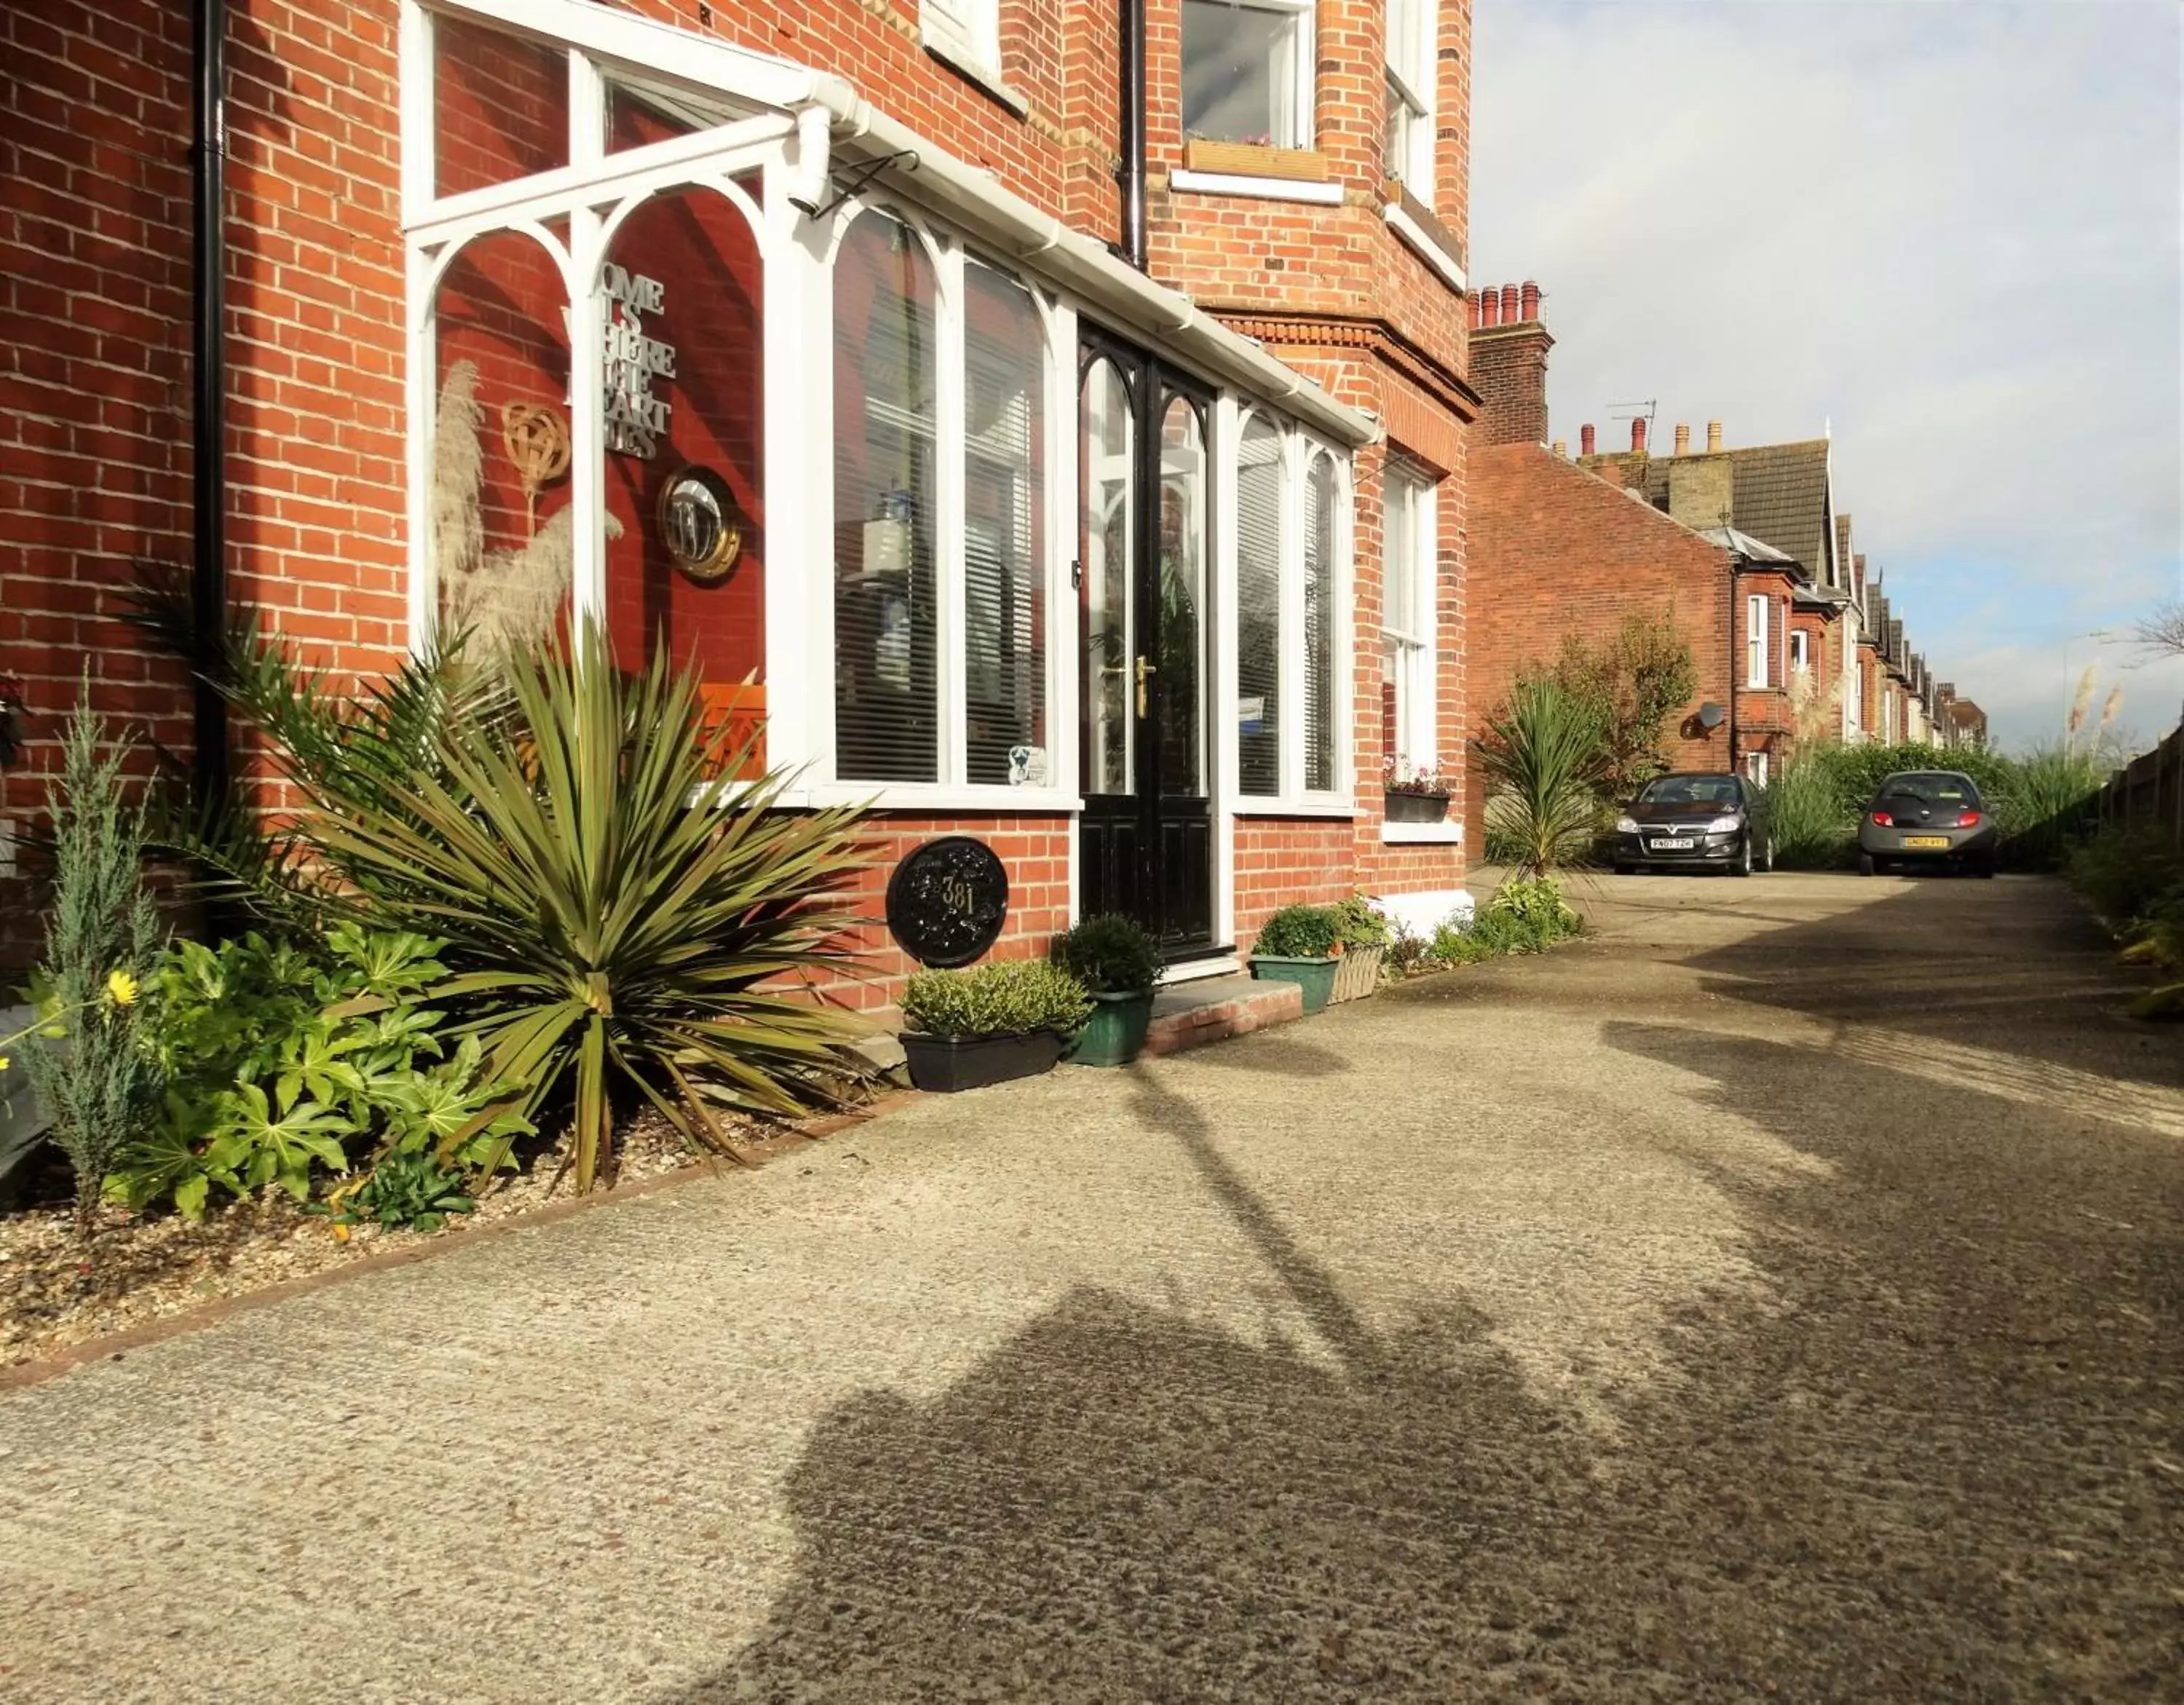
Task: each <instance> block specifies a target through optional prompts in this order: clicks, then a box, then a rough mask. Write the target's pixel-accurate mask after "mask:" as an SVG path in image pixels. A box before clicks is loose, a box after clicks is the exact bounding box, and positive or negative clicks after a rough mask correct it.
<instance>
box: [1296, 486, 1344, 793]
mask: <svg viewBox="0 0 2184 1705" xmlns="http://www.w3.org/2000/svg"><path fill="white" fill-rule="evenodd" d="M1334 508H1335V502H1334V459H1333V458H1332V457H1330V456H1328V455H1326V454H1319V455H1317V456H1314V457H1313V458H1312V471H1311V473H1310V474H1309V475H1307V476H1306V479H1305V485H1304V784H1305V787H1306V788H1307V790H1308V791H1311V792H1313V793H1324V792H1326V791H1328V790H1329V788H1333V787H1334V775H1335V761H1334V730H1335V721H1336V718H1335V702H1334V695H1335V692H1336V690H1337V683H1336V680H1335V673H1334V632H1335V624H1336V621H1337V620H1338V618H1339V616H1340V611H1338V610H1336V609H1335V607H1334Z"/></svg>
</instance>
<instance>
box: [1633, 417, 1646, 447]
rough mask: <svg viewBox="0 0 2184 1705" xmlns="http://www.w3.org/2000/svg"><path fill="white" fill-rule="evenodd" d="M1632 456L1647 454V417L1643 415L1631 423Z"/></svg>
mask: <svg viewBox="0 0 2184 1705" xmlns="http://www.w3.org/2000/svg"><path fill="white" fill-rule="evenodd" d="M1630 454H1632V455H1634V456H1642V455H1644V454H1646V417H1645V416H1644V415H1639V416H1638V417H1637V418H1636V419H1635V420H1634V421H1631V423H1630Z"/></svg>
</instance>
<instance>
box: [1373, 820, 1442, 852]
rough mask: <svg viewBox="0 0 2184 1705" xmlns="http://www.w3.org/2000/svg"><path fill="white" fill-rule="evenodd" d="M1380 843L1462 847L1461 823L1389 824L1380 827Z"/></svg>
mask: <svg viewBox="0 0 2184 1705" xmlns="http://www.w3.org/2000/svg"><path fill="white" fill-rule="evenodd" d="M1380 841H1381V844H1383V845H1385V846H1391V847H1400V846H1451V847H1452V846H1462V845H1463V824H1462V823H1391V822H1385V821H1384V822H1382V823H1381V825H1380Z"/></svg>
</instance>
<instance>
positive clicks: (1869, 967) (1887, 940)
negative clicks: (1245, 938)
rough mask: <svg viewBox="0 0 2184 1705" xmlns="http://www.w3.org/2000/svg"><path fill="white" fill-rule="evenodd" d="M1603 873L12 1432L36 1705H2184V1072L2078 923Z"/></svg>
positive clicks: (2008, 890)
mask: <svg viewBox="0 0 2184 1705" xmlns="http://www.w3.org/2000/svg"><path fill="white" fill-rule="evenodd" d="M1581 898H1583V899H1584V900H1585V903H1586V904H1587V905H1588V907H1589V908H1590V909H1591V911H1592V912H1593V915H1594V917H1595V919H1596V922H1597V923H1598V925H1599V930H1598V933H1597V935H1596V938H1595V939H1593V940H1591V941H1589V942H1586V943H1584V944H1579V945H1576V946H1574V947H1571V948H1569V949H1568V950H1561V951H1558V952H1557V953H1556V954H1554V955H1552V956H1549V957H1547V958H1545V959H1540V960H1530V961H1505V962H1503V963H1501V964H1498V965H1496V966H1492V967H1480V968H1478V969H1474V970H1472V971H1468V972H1458V973H1455V974H1451V975H1449V976H1445V977H1441V978H1433V979H1429V980H1427V981H1424V982H1421V983H1414V984H1412V985H1410V986H1408V987H1407V988H1405V989H1401V990H1398V991H1396V992H1393V993H1391V994H1388V995H1383V996H1381V997H1380V998H1379V999H1377V1000H1373V1001H1370V1002H1367V1003H1364V1004H1362V1005H1361V1006H1351V1007H1347V1008H1342V1009H1338V1010H1336V1011H1333V1012H1331V1013H1329V1015H1327V1016H1326V1017H1322V1018H1319V1019H1315V1020H1313V1021H1312V1022H1308V1023H1307V1024H1303V1025H1297V1026H1292V1027H1290V1028H1286V1029H1284V1030H1280V1031H1276V1032H1272V1033H1267V1034H1261V1035H1256V1036H1252V1037H1249V1038H1246V1039H1242V1040H1240V1041H1237V1042H1234V1043H1231V1044H1228V1045H1223V1046H1221V1047H1218V1048H1215V1049H1212V1050H1206V1051H1204V1052H1201V1053H1198V1054H1194V1055H1189V1056H1183V1057H1180V1058H1178V1059H1173V1060H1168V1061H1160V1062H1157V1063H1155V1064H1152V1065H1151V1066H1148V1067H1143V1068H1139V1069H1134V1070H1133V1071H1131V1072H1128V1073H1093V1072H1086V1071H1065V1072H1062V1073H1057V1074H1056V1075H1055V1076H1053V1077H1051V1078H1047V1079H1044V1080H1041V1081H1039V1082H1036V1083H1034V1084H1028V1085H1020V1086H1011V1087H1008V1088H1005V1089H997V1090H990V1091H983V1092H980V1093H978V1094H976V1095H967V1096H961V1097H956V1098H952V1099H931V1100H923V1101H921V1102H918V1103H916V1104H914V1105H912V1106H909V1107H907V1108H905V1110H904V1111H902V1112H900V1113H898V1114H896V1115H894V1116H892V1117H889V1118H887V1119H885V1120H883V1121H881V1122H879V1123H876V1124H874V1125H871V1126H868V1127H866V1128H863V1129H861V1130H860V1131H857V1132H855V1133H854V1134H850V1136H847V1137H843V1138H838V1139H833V1140H830V1141H829V1142H827V1143H826V1144H824V1145H816V1146H815V1147H813V1148H811V1149H810V1150H808V1151H805V1152H804V1153H803V1154H802V1155H801V1156H792V1157H791V1158H789V1159H788V1160H785V1161H783V1162H777V1163H776V1164H774V1165H772V1166H771V1167H767V1168H766V1169H765V1170H764V1171H762V1172H760V1173H757V1174H755V1175H750V1176H738V1177H730V1178H723V1179H721V1180H720V1181H719V1182H717V1183H713V1182H706V1183H700V1184H693V1185H689V1186H688V1187H684V1188H681V1189H677V1190H669V1191H665V1192H662V1193H660V1194H659V1195H654V1196H651V1197H647V1198H643V1199H640V1200H636V1201H629V1202H627V1203H624V1204H621V1205H617V1206H610V1207H608V1208H606V1209H604V1210H602V1211H599V1212H592V1213H586V1214H582V1215H578V1216H577V1217H573V1218H571V1219H568V1220H565V1221H563V1222H561V1223H556V1224H551V1225H547V1226H543V1227H541V1228H538V1229H535V1230H532V1231H529V1232H526V1233H523V1234H518V1235H515V1236H511V1237H509V1238H506V1239H504V1240H499V1241H497V1242H493V1243H487V1244H482V1245H476V1246H473V1247H471V1248H467V1249H464V1250H461V1251H455V1252H452V1253H450V1254H448V1255H447V1256H443V1257H440V1258H437V1259H434V1260H432V1261H428V1262H423V1263H421V1264H419V1265H417V1266H415V1267H410V1268H403V1269H400V1270H397V1271H391V1272H383V1273H372V1274H369V1275H366V1276H364V1277H362V1278H359V1279H355V1280H354V1281H353V1282H350V1283H346V1284H339V1285H336V1286H333V1287H331V1288H328V1289H326V1290H321V1291H319V1292H316V1293H314V1294H311V1295H305V1296H301V1297H297V1298H292V1299H290V1300H288V1301H284V1302H281V1303H279V1304H277V1305H275V1306H273V1307H269V1308H266V1309H264V1310H261V1311H258V1312H250V1313H245V1314H241V1315H237V1316H235V1317H233V1318H229V1319H227V1320H226V1321H224V1322H222V1323H220V1324H219V1325H217V1326H214V1327H213V1328H211V1329H207V1330H203V1331H201V1332H198V1333H194V1334H189V1335H187V1336H183V1337H180V1338H175V1339H173V1340H168V1341H166V1342H164V1343H162V1344H159V1345H157V1346H153V1347H150V1348H148V1349H143V1350H137V1351H131V1352H130V1353H129V1354H128V1355H127V1356H126V1357H125V1358H124V1359H122V1360H120V1361H119V1362H114V1361H108V1362H99V1363H97V1364H95V1365H92V1366H91V1367H88V1368H84V1369H81V1370H80V1371H78V1372H75V1373H70V1374H69V1375H67V1376H65V1377H64V1378H61V1379H54V1380H52V1381H49V1382H47V1383H45V1384H43V1385H36V1386H33V1387H31V1388H29V1389H26V1390H19V1391H14V1392H8V1393H0V1605H4V1606H5V1610H4V1613H0V1666H4V1669H0V1697H4V1698H6V1699H8V1700H9V1701H10V1702H21V1705H44V1702H70V1705H74V1702H97V1705H109V1702H123V1701H135V1700H143V1701H153V1700H156V1701H159V1702H162V1705H170V1702H177V1701H200V1700H221V1701H237V1702H242V1701H249V1702H260V1701H276V1702H285V1701H305V1700H319V1699H325V1698H339V1699H343V1700H346V1701H373V1702H379V1701H384V1702H388V1705H426V1702H442V1701H448V1702H454V1701H477V1702H488V1701H489V1702H501V1701H510V1702H514V1701H525V1702H560V1701H570V1702H577V1701H582V1702H587V1705H596V1702H615V1701H625V1700H627V1701H643V1702H657V1705H699V1702H705V1701H715V1700H732V1699H751V1700H769V1701H772V1700H779V1701H791V1700H796V1701H805V1700H809V1701H818V1700H826V1701H871V1702H920V1701H957V1700H990V1701H995V1702H1003V1701H1007V1702H1031V1701H1045V1700H1069V1701H1078V1700H1083V1701H1093V1700H1101V1701H1127V1700H1164V1701H1165V1700H1176V1701H1181V1700H1200V1699H1205V1700H1229V1699H1235V1700H1267V1701H1283V1702H1287V1701H1307V1702H1317V1701H1323V1700H1324V1701H1335V1700H1356V1701H1379V1700H1420V1701H1425V1700H1432V1701H1450V1700H1471V1699H1482V1698H1497V1697H1513V1698H1520V1699H1529V1698H1533V1697H1547V1698H1555V1699H1572V1700H1613V1701H1626V1700H1663V1701H1693V1700H1723V1701H1728V1700H1736V1701H1744V1700H1750V1699H1754V1698H1761V1697H1780V1698H1785V1699H1812V1700H1844V1701H1860V1702H1864V1701H1876V1700H1905V1701H1939V1700H1957V1699H1964V1700H1973V1699H1976V1700H1981V1701H2000V1700H2017V1699H2026V1700H2031V1699H2040V1700H2048V1699H2057V1700H2060V1699H2084V1700H2100V1701H2109V1700H2122V1699H2131V1698H2147V1699H2153V1698H2157V1697H2159V1698H2167V1699H2175V1698H2176V1697H2178V1690H2179V1687H2180V1685H2184V1683H2180V1680H2179V1677H2180V1674H2184V1672H2180V1669H2179V1668H2178V1665H2179V1663H2180V1658H2184V1326H2180V1322H2184V1240H2181V1239H2180V1232H2181V1231H2184V1039H2180V1038H2179V1037H2177V1036H2176V1035H2175V1034H2169V1033H2162V1032H2148V1031H2145V1030H2142V1029H2137V1028H2132V1027H2131V1026H2129V1025H2128V1024H2127V1023H2126V1022H2125V1021H2124V1020H2122V1019H2120V1017H2117V1016H2116V1011H2117V1008H2118V1006H2120V1001H2121V999H2122V998H2124V996H2125V995H2127V993H2128V992H2129V990H2130V989H2131V987H2132V986H2133V985H2132V984H2131V983H2130V982H2129V981H2128V978H2129V973H2126V972H2117V971H2116V970H2114V969H2113V968H2112V967H2111V965H2110V963H2109V959H2108V956H2106V955H2105V954H2104V952H2103V950H2102V949H2101V945H2100V944H2099V942H2098V939H2096V937H2095V936H2094V934H2093V933H2092V930H2091V928H2090V927H2089V926H2088V925H2087V923H2086V922H2085V921H2084V919H2083V917H2082V916H2081V914H2080V912H2079V911H2077V909H2076V907H2075V904H2074V903H2073V902H2072V901H2071V900H2070V897H2069V896H2068V895H2067V894H2065V893H2064V891H2063V890H2062V889H2060V888H2059V887H2058V886H2056V885H2054V884H2053V883H2042V882H2034V881H2029V880H2011V879H2003V880H2001V881H1997V882H1992V883H1972V882H1949V881H1919V882H1910V881H1869V882H1859V881H1857V880H1856V879H1852V878H1817V877H1774V878H1757V879H1754V880H1752V881H1750V882H1728V881H1719V880H1715V881H1707V880H1691V879H1685V880H1677V879H1671V878H1641V879H1634V880H1625V881H1616V882H1610V883H1604V884H1602V886H1601V887H1600V888H1599V889H1598V890H1597V891H1596V893H1593V894H1590V895H1588V896H1581Z"/></svg>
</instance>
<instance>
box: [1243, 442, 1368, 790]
mask: <svg viewBox="0 0 2184 1705" xmlns="http://www.w3.org/2000/svg"><path fill="white" fill-rule="evenodd" d="M1230 412H1231V414H1232V418H1233V423H1234V424H1233V426H1231V428H1230V429H1229V432H1228V435H1227V438H1228V441H1227V443H1226V444H1225V445H1224V446H1223V455H1222V463H1221V484H1222V487H1223V499H1224V501H1223V504H1222V505H1221V510H1220V520H1219V521H1218V523H1217V525H1218V527H1219V530H1220V532H1221V534H1222V538H1221V539H1220V555H1221V559H1222V564H1223V568H1222V577H1221V582H1222V584H1223V587H1224V588H1226V590H1225V593H1224V595H1223V600H1222V601H1223V605H1224V607H1225V609H1226V611H1227V614H1226V616H1224V617H1223V619H1222V621H1220V624H1219V627H1218V629H1217V631H1218V632H1219V635H1220V638H1219V646H1220V651H1221V663H1222V666H1221V667H1220V668H1219V669H1218V670H1217V672H1216V677H1215V678H1216V681H1217V683H1225V684H1224V685H1223V686H1222V687H1221V689H1220V690H1221V691H1222V694H1223V697H1222V698H1221V699H1220V700H1219V701H1218V703H1219V704H1221V705H1225V706H1226V707H1227V710H1226V712H1225V714H1223V716H1222V718H1221V724H1220V726H1221V728H1222V731H1223V732H1222V742H1223V747H1224V748H1225V750H1226V759H1225V763H1226V769H1225V773H1226V774H1227V775H1228V776H1229V777H1233V778H1235V779H1234V781H1233V782H1232V783H1231V785H1230V787H1229V789H1228V791H1229V794H1230V795H1231V797H1232V798H1233V799H1234V808H1235V813H1236V815H1237V816H1355V815H1356V814H1357V798H1356V774H1355V772H1356V767H1357V759H1356V753H1355V750H1354V745H1355V729H1356V716H1355V708H1356V707H1355V705H1354V703H1353V699H1354V697H1355V695H1354V694H1352V693H1351V691H1350V690H1349V688H1350V684H1351V662H1350V660H1351V657H1352V656H1354V655H1355V652H1356V644H1357V638H1356V635H1357V628H1356V621H1355V616H1354V615H1353V613H1352V612H1353V610H1354V606H1355V605H1356V601H1357V600H1356V580H1355V577H1354V566H1353V556H1354V544H1355V538H1356V527H1355V520H1354V507H1355V506H1354V504H1353V502H1352V495H1351V494H1352V484H1351V460H1350V457H1349V456H1348V455H1347V454H1345V453H1344V452H1342V451H1341V450H1340V449H1336V448H1335V447H1334V445H1332V444H1329V443H1326V442H1325V441H1324V440H1323V439H1321V438H1318V437H1313V436H1312V434H1311V433H1309V432H1306V431H1304V430H1303V428H1301V426H1297V425H1296V424H1295V422H1294V421H1290V420H1289V419H1288V418H1287V417H1286V416H1284V415H1282V414H1280V413H1279V411H1277V410H1273V409H1270V408H1268V407H1266V406H1264V405H1263V404H1253V403H1251V402H1249V401H1247V400H1245V399H1243V398H1235V399H1234V408H1233V410H1231V411H1230ZM1255 419H1256V420H1263V421H1267V422H1268V424H1270V425H1272V426H1273V427H1274V429H1275V431H1276V432H1278V433H1279V434H1280V456H1281V462H1280V466H1281V480H1280V495H1279V502H1280V504H1281V521H1280V528H1279V532H1280V539H1279V547H1278V549H1279V560H1278V572H1277V576H1276V583H1277V586H1278V587H1279V594H1278V596H1279V605H1278V611H1277V616H1276V621H1277V624H1278V631H1279V643H1278V645H1277V649H1276V664H1275V682H1276V688H1275V691H1276V694H1277V702H1278V703H1279V706H1280V710H1279V717H1280V721H1279V724H1278V726H1277V727H1276V729H1275V740H1276V751H1277V754H1278V765H1277V766H1278V768H1279V772H1280V777H1281V780H1280V785H1279V788H1278V789H1277V790H1276V791H1275V792H1274V793H1272V794H1246V793H1245V792H1244V791H1243V787H1242V783H1241V779H1240V778H1241V766H1240V758H1239V756H1238V753H1239V751H1240V738H1239V734H1238V730H1237V719H1236V715H1235V699H1236V687H1235V680H1236V671H1237V663H1238V659H1237V644H1236V613H1237V608H1238V605H1237V594H1236V586H1237V581H1236V552H1237V543H1238V541H1237V534H1236V524H1235V510H1234V504H1235V493H1236V489H1237V474H1238V469H1239V458H1240V454H1241V453H1242V448H1243V443H1244V431H1245V426H1247V425H1248V424H1249V423H1250V422H1251V421H1253V420H1255ZM1322 454H1324V455H1326V456H1327V457H1328V458H1329V460H1330V461H1331V463H1332V464H1333V466H1334V515H1333V516H1332V517H1331V520H1332V521H1333V524H1334V525H1333V535H1334V537H1333V541H1332V543H1333V548H1334V562H1333V563H1332V564H1331V565H1330V566H1331V568H1332V570H1333V576H1332V579H1333V588H1332V595H1333V598H1334V631H1333V632H1331V633H1330V634H1329V647H1330V648H1331V650H1332V654H1333V670H1334V683H1333V685H1334V705H1333V707H1332V708H1333V727H1332V729H1331V730H1330V733H1331V735H1332V738H1333V739H1334V783H1333V785H1332V786H1329V787H1326V788H1307V787H1306V786H1305V781H1304V778H1305V703H1304V690H1305V676H1306V670H1305V662H1306V658H1305V631H1304V608H1305V522H1306V519H1307V510H1306V504H1305V490H1306V482H1307V480H1308V479H1309V478H1310V477H1311V473H1312V462H1313V460H1314V458H1316V457H1318V456H1319V455H1322Z"/></svg>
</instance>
